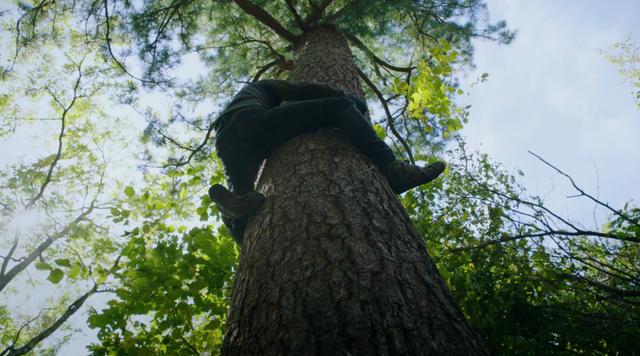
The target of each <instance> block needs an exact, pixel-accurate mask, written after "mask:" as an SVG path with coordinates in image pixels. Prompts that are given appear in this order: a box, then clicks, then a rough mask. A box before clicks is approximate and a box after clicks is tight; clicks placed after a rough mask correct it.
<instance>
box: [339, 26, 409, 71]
mask: <svg viewBox="0 0 640 356" xmlns="http://www.w3.org/2000/svg"><path fill="white" fill-rule="evenodd" d="M344 36H345V37H346V38H347V39H348V40H349V41H350V42H351V43H353V44H354V45H355V46H356V47H358V48H359V49H360V50H361V51H363V52H364V53H365V54H366V55H367V56H368V57H369V58H371V59H372V60H373V61H374V62H375V63H377V64H379V65H381V66H383V67H385V68H387V69H391V70H393V71H396V72H402V73H410V72H411V70H413V69H414V68H415V67H411V66H409V67H398V66H394V65H393V64H391V63H389V62H387V61H385V60H383V59H382V58H380V57H378V56H376V55H375V53H373V51H371V50H370V49H369V48H368V47H367V46H366V45H365V44H364V43H363V42H362V41H361V40H360V39H359V38H357V37H356V36H354V35H352V34H350V33H347V32H344Z"/></svg>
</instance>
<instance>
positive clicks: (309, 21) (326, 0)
mask: <svg viewBox="0 0 640 356" xmlns="http://www.w3.org/2000/svg"><path fill="white" fill-rule="evenodd" d="M332 2H333V0H323V1H322V2H321V3H320V5H318V6H316V5H315V4H314V3H313V1H309V4H310V5H311V7H312V8H313V12H312V13H311V14H309V16H307V17H306V18H305V19H304V21H303V22H304V24H305V26H306V28H309V27H311V26H313V25H315V24H316V22H317V21H318V20H320V18H321V17H322V14H324V10H326V9H327V7H329V5H331V3H332Z"/></svg>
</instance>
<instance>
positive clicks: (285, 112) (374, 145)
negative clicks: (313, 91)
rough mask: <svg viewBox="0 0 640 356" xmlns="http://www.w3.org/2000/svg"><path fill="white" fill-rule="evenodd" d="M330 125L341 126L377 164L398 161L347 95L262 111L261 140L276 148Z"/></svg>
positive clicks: (350, 138)
mask: <svg viewBox="0 0 640 356" xmlns="http://www.w3.org/2000/svg"><path fill="white" fill-rule="evenodd" d="M330 126H332V127H336V128H339V129H341V130H342V132H343V133H344V135H345V136H346V138H347V140H349V142H351V144H353V145H354V146H356V147H357V148H358V149H360V150H361V151H362V152H363V153H364V154H365V155H366V156H367V157H369V159H371V161H372V162H373V163H374V164H377V165H383V164H386V163H389V162H393V161H395V156H394V154H393V151H392V150H391V148H389V146H387V144H386V143H384V141H382V140H381V139H380V138H379V137H378V136H377V135H376V133H375V131H374V130H373V127H372V126H371V125H370V124H369V122H368V121H367V120H366V119H365V117H364V116H363V114H362V112H361V111H360V110H359V109H358V108H357V107H356V105H355V103H354V102H353V101H352V100H351V99H350V98H349V97H346V96H345V97H335V98H324V99H316V100H304V101H297V102H292V103H288V104H286V105H282V106H279V107H277V108H274V109H271V110H267V111H265V112H263V114H262V115H261V116H260V127H261V128H262V129H261V132H263V134H262V135H261V143H262V144H263V145H264V146H265V147H267V148H268V150H273V149H274V148H276V147H278V146H280V145H282V144H284V143H285V142H286V141H288V140H290V139H291V138H293V137H295V136H298V135H301V134H304V133H308V132H312V131H315V130H317V129H319V128H321V127H330Z"/></svg>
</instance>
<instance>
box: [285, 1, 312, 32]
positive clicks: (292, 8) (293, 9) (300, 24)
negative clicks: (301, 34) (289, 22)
mask: <svg viewBox="0 0 640 356" xmlns="http://www.w3.org/2000/svg"><path fill="white" fill-rule="evenodd" d="M284 2H285V3H286V4H287V7H288V8H289V11H290V12H291V15H293V19H294V20H295V21H296V24H298V27H300V29H301V30H303V31H305V30H306V29H307V28H308V27H307V25H306V24H305V22H304V21H302V18H301V17H300V14H299V13H298V10H296V7H295V6H294V5H293V2H292V1H291V0H284Z"/></svg>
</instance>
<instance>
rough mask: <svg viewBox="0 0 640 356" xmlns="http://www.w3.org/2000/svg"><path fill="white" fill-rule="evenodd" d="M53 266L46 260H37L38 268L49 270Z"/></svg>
mask: <svg viewBox="0 0 640 356" xmlns="http://www.w3.org/2000/svg"><path fill="white" fill-rule="evenodd" d="M51 268H52V267H51V266H50V265H49V264H47V263H46V262H44V261H38V262H36V269H39V270H41V271H48V270H50V269H51Z"/></svg>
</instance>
